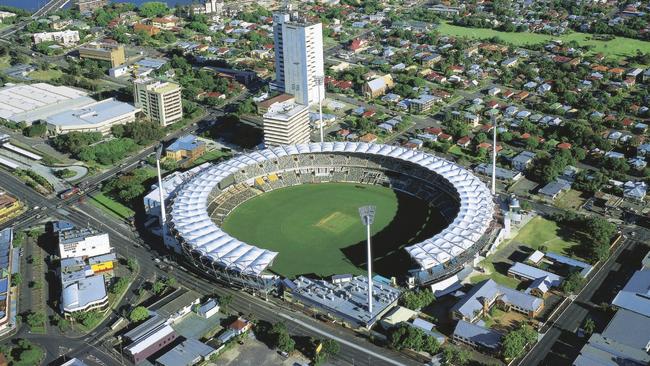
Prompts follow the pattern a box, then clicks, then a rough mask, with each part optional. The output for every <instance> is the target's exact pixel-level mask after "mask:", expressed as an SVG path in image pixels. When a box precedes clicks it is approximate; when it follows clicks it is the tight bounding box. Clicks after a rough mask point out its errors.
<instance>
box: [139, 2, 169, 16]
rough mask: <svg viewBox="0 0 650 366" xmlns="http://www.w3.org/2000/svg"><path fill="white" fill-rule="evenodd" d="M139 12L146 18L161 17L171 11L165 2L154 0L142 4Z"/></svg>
mask: <svg viewBox="0 0 650 366" xmlns="http://www.w3.org/2000/svg"><path fill="white" fill-rule="evenodd" d="M138 13H139V14H140V15H141V16H143V17H145V18H151V17H156V16H158V17H159V16H163V15H166V14H167V13H169V8H168V7H167V4H165V3H162V2H158V1H152V2H148V3H144V4H142V5H140V7H139V8H138Z"/></svg>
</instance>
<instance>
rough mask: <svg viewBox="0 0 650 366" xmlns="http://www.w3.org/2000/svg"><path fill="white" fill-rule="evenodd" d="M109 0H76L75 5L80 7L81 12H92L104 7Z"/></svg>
mask: <svg viewBox="0 0 650 366" xmlns="http://www.w3.org/2000/svg"><path fill="white" fill-rule="evenodd" d="M106 4H108V0H75V1H74V6H75V7H76V8H77V9H79V12H80V13H92V12H93V11H95V10H97V9H99V8H101V7H104V6H105V5H106Z"/></svg>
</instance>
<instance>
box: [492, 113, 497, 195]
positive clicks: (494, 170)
mask: <svg viewBox="0 0 650 366" xmlns="http://www.w3.org/2000/svg"><path fill="white" fill-rule="evenodd" d="M496 191H497V119H496V117H495V116H494V115H493V116H492V195H495V194H496Z"/></svg>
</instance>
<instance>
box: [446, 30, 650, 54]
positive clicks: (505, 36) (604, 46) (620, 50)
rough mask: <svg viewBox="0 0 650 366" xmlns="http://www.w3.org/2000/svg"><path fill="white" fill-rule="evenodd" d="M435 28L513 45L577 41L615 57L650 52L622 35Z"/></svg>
mask: <svg viewBox="0 0 650 366" xmlns="http://www.w3.org/2000/svg"><path fill="white" fill-rule="evenodd" d="M437 30H438V32H440V33H441V34H446V35H451V36H457V37H469V38H475V39H489V38H493V37H498V38H500V39H501V40H503V41H505V42H508V43H511V44H513V45H515V46H525V45H532V44H538V43H545V42H548V41H551V40H554V39H560V40H562V41H564V42H569V41H577V42H579V43H580V44H581V45H583V46H593V48H592V50H593V52H595V53H603V54H605V55H607V56H613V57H616V58H620V57H626V56H632V55H635V54H636V50H637V49H639V50H641V51H642V52H650V42H645V41H641V40H637V39H631V38H624V37H616V38H614V39H612V40H611V41H599V40H594V39H592V37H593V35H591V34H586V33H580V32H572V33H569V34H565V35H562V36H552V35H546V34H539V33H521V32H501V31H497V30H493V29H483V28H469V27H461V26H457V25H453V24H449V23H446V22H444V23H441V24H440V25H439V26H438V28H437Z"/></svg>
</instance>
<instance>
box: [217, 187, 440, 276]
mask: <svg viewBox="0 0 650 366" xmlns="http://www.w3.org/2000/svg"><path fill="white" fill-rule="evenodd" d="M367 204H372V205H376V206H377V214H376V217H375V222H374V224H373V225H372V227H371V229H372V233H373V241H372V243H373V270H374V272H376V273H379V274H382V275H385V276H389V275H396V274H397V273H399V272H400V271H402V270H404V271H405V270H406V269H408V266H409V259H408V256H407V254H406V253H405V251H404V250H402V249H401V247H402V246H404V245H406V244H408V243H409V242H410V241H413V240H423V237H424V236H427V235H428V236H431V235H433V234H434V233H436V232H438V231H439V230H440V229H441V228H442V224H441V222H442V221H441V219H440V216H439V213H437V212H431V210H430V209H429V206H428V205H426V204H425V203H423V202H421V201H420V200H418V199H415V198H413V197H410V196H407V195H405V194H401V193H395V192H393V191H392V190H390V189H389V188H385V187H380V186H369V185H355V184H347V183H323V184H305V185H300V186H294V187H289V188H282V189H278V190H274V191H272V192H268V193H265V194H262V195H260V196H257V197H255V198H253V199H250V200H248V201H246V202H244V203H243V204H242V205H240V206H239V207H237V208H236V209H235V210H234V211H233V212H232V213H231V214H230V215H229V216H228V217H227V218H226V220H225V222H224V224H223V228H224V230H225V231H227V232H228V233H230V234H231V235H232V236H234V237H235V238H238V239H240V240H242V241H245V242H247V243H250V244H253V245H256V246H259V247H261V248H265V249H269V250H273V251H277V252H279V254H278V256H277V257H276V258H275V261H274V263H273V266H272V267H271V270H273V271H275V272H277V273H279V274H282V275H284V276H287V277H294V276H296V275H301V274H315V275H318V276H329V275H332V274H343V273H354V274H361V273H363V272H364V268H365V257H366V247H365V233H366V232H365V229H364V227H363V226H362V224H361V220H360V218H359V213H358V208H359V207H360V206H363V205H367ZM401 273H403V272H401Z"/></svg>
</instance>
